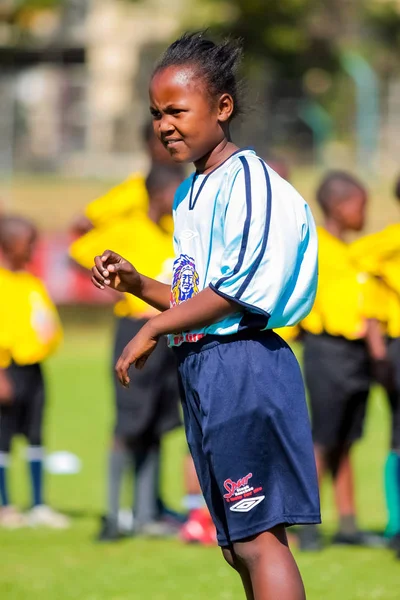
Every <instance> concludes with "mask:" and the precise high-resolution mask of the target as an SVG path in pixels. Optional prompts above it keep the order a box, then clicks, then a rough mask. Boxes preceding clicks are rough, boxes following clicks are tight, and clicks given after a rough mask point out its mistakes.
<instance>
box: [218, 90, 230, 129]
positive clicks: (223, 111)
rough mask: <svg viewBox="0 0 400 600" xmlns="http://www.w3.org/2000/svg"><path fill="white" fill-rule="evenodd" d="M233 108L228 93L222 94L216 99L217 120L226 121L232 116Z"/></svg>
mask: <svg viewBox="0 0 400 600" xmlns="http://www.w3.org/2000/svg"><path fill="white" fill-rule="evenodd" d="M233 109H234V102H233V98H232V96H231V95H230V94H222V96H220V98H219V100H218V121H220V122H221V123H226V122H227V121H229V119H230V118H231V117H232V113H233Z"/></svg>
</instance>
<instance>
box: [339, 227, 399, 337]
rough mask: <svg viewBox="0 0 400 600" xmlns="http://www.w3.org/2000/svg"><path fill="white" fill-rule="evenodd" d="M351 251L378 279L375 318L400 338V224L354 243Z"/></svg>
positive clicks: (390, 332) (390, 334) (366, 269)
mask: <svg viewBox="0 0 400 600" xmlns="http://www.w3.org/2000/svg"><path fill="white" fill-rule="evenodd" d="M350 253H351V257H352V259H353V260H354V261H355V262H357V264H358V265H359V266H360V268H361V269H363V270H364V271H366V272H367V273H369V274H370V275H373V276H375V277H377V278H378V279H377V282H376V283H377V285H379V286H380V292H379V294H380V297H379V298H378V299H377V302H376V315H375V317H376V318H377V319H378V320H379V321H381V322H384V323H385V324H386V329H387V334H388V335H389V336H390V337H400V223H396V224H394V225H390V226H389V227H386V228H385V229H383V230H382V231H379V232H378V233H373V234H371V235H367V236H365V237H363V238H361V239H359V240H357V241H356V242H353V244H351V246H350Z"/></svg>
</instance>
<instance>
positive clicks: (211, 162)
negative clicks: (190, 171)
mask: <svg viewBox="0 0 400 600" xmlns="http://www.w3.org/2000/svg"><path fill="white" fill-rule="evenodd" d="M237 150H239V148H238V147H237V146H236V145H235V144H234V143H233V142H231V140H230V138H224V139H223V140H222V141H221V142H220V143H219V144H218V145H217V146H215V148H213V150H211V152H208V154H206V155H205V156H203V157H202V158H200V159H199V160H196V162H195V163H194V166H195V167H196V171H197V172H198V173H201V174H203V175H207V174H208V173H211V171H214V169H216V168H217V167H219V165H221V164H222V163H223V162H224V161H225V160H226V159H227V158H229V157H230V156H231V155H232V154H233V153H234V152H236V151H237Z"/></svg>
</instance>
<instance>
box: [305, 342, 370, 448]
mask: <svg viewBox="0 0 400 600" xmlns="http://www.w3.org/2000/svg"><path fill="white" fill-rule="evenodd" d="M304 375H305V381H306V386H307V388H308V394H309V399H310V408H311V422H312V430H313V439H314V443H316V444H318V445H319V446H322V447H323V448H325V449H333V448H337V447H338V446H342V445H348V444H352V443H353V442H355V441H356V440H357V439H359V438H360V437H361V436H362V433H363V426H364V420H365V412H366V405H367V398H368V394H369V388H370V384H371V365H370V360H369V356H368V350H367V347H366V344H365V343H364V342H363V341H361V340H355V341H353V340H347V339H346V338H343V337H334V336H331V335H328V334H322V335H312V334H310V333H306V334H305V335H304Z"/></svg>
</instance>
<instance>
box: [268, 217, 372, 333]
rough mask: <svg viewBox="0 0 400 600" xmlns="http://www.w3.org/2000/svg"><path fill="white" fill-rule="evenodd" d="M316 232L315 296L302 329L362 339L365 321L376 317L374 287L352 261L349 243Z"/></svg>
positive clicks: (322, 229) (322, 232)
mask: <svg viewBox="0 0 400 600" xmlns="http://www.w3.org/2000/svg"><path fill="white" fill-rule="evenodd" d="M317 229H318V241H319V254H318V267H319V275H318V289H317V296H316V299H315V304H314V307H313V309H312V311H311V312H310V314H309V315H308V316H307V317H306V318H305V319H304V320H303V321H302V323H301V327H302V328H303V329H305V330H306V331H309V332H310V333H314V334H320V333H323V332H326V333H328V334H330V335H335V336H343V337H345V338H347V339H349V340H356V339H361V338H363V337H364V336H365V333H366V319H367V318H372V317H374V316H375V313H374V311H375V304H376V303H375V302H374V298H375V297H376V294H377V293H378V290H377V287H376V285H375V283H374V280H373V278H371V277H369V276H368V275H366V274H365V273H363V272H362V270H361V269H360V268H359V267H358V265H357V264H356V263H355V262H354V261H353V259H352V256H351V253H350V250H349V245H348V244H346V243H344V242H343V241H341V240H339V239H338V238H336V237H335V236H333V235H331V234H330V233H329V232H328V231H326V229H324V228H323V227H318V228H317ZM278 333H279V332H278Z"/></svg>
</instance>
